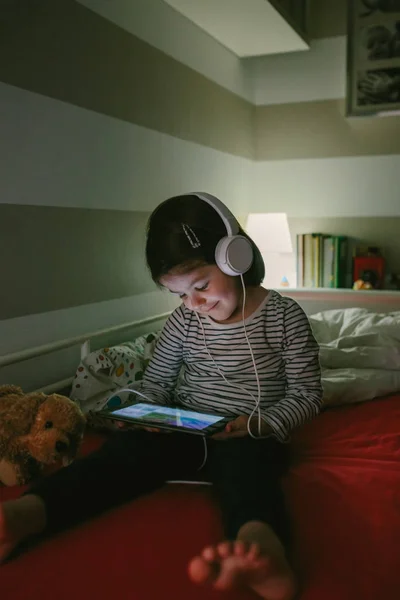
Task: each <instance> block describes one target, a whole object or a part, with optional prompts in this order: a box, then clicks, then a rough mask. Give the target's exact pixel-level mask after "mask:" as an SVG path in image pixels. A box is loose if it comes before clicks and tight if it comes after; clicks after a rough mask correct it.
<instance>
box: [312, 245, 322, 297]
mask: <svg viewBox="0 0 400 600" xmlns="http://www.w3.org/2000/svg"><path fill="white" fill-rule="evenodd" d="M311 235H312V239H313V254H312V282H313V285H312V286H311V287H321V286H322V279H321V272H322V260H323V258H322V240H323V235H322V233H312V234H311Z"/></svg>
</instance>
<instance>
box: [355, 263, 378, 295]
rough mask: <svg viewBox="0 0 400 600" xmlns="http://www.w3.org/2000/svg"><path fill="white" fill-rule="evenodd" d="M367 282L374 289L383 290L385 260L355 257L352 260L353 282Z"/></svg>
mask: <svg viewBox="0 0 400 600" xmlns="http://www.w3.org/2000/svg"><path fill="white" fill-rule="evenodd" d="M358 279H362V280H363V281H368V282H369V283H371V284H372V287H373V288H374V289H381V288H383V284H384V279H385V259H384V257H383V256H355V257H354V258H353V282H354V281H357V280H358Z"/></svg>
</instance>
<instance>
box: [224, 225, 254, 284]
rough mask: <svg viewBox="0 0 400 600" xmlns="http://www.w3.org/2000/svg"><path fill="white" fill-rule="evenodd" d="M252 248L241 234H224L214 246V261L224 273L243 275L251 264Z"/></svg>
mask: <svg viewBox="0 0 400 600" xmlns="http://www.w3.org/2000/svg"><path fill="white" fill-rule="evenodd" d="M253 258H254V257H253V248H252V246H251V243H250V241H249V240H248V239H247V238H246V237H244V236H243V235H233V236H225V237H223V238H222V239H220V241H219V242H218V244H217V247H216V248H215V262H216V263H217V266H218V268H219V269H220V270H221V271H222V272H223V273H225V275H231V276H236V275H243V273H246V272H247V271H248V270H249V269H250V267H251V265H252V264H253Z"/></svg>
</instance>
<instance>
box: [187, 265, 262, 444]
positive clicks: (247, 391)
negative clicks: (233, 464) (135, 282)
mask: <svg viewBox="0 0 400 600" xmlns="http://www.w3.org/2000/svg"><path fill="white" fill-rule="evenodd" d="M240 279H241V282H242V287H243V303H242V321H243V329H244V334H245V338H246V341H247V344H248V346H249V350H250V356H251V359H252V362H253V367H254V372H255V375H256V380H257V398H255V396H254V394H252V393H251V392H250V391H249V390H246V388H244V387H242V386H241V385H238V384H236V383H232V381H229V379H227V378H226V377H225V375H224V373H222V371H221V369H220V368H219V366H218V365H217V363H216V362H215V360H214V357H213V356H212V354H211V352H210V351H209V349H208V346H207V340H206V333H205V330H204V326H203V323H202V321H201V319H200V317H199V315H198V313H197V312H196V311H194V312H195V315H196V317H197V320H198V321H199V323H200V326H201V329H202V334H203V340H204V347H205V349H206V351H207V354H208V356H209V357H210V359H211V361H212V363H213V365H214V367H215V368H216V370H217V371H218V373H219V374H220V375H221V377H222V379H223V380H224V381H225V383H227V384H228V385H230V386H231V387H234V388H236V389H239V390H241V391H242V392H245V393H246V394H248V395H249V396H250V397H251V398H252V399H253V400H254V403H255V407H254V409H253V410H252V411H251V413H250V416H249V418H248V420H247V431H248V433H249V435H250V436H251V437H252V438H254V439H260V438H265V437H269V436H262V435H261V420H262V416H261V410H260V402H261V385H260V379H259V376H258V371H257V365H256V361H255V358H254V353H253V349H252V347H251V344H250V340H249V338H248V335H247V329H246V323H245V318H244V313H245V305H246V286H245V285H244V280H243V275H240ZM256 411H257V416H258V436H256V435H254V434H253V433H252V432H251V430H250V420H251V419H252V417H253V415H254V413H255V412H256Z"/></svg>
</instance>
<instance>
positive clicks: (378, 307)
mask: <svg viewBox="0 0 400 600" xmlns="http://www.w3.org/2000/svg"><path fill="white" fill-rule="evenodd" d="M277 291H279V293H280V294H281V295H282V296H289V297H290V298H293V299H294V300H296V301H297V302H298V303H299V304H300V306H301V307H302V308H303V310H304V311H305V313H306V314H307V315H313V314H315V313H318V312H321V311H323V310H331V309H336V308H354V307H356V308H366V309H367V310H370V311H373V312H380V313H387V312H392V311H398V310H400V291H389V290H388V291H381V290H359V291H355V290H350V289H327V288H316V289H279V290H277Z"/></svg>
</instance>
